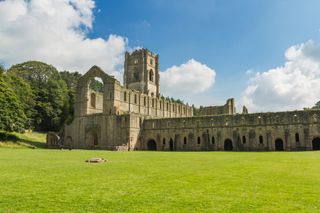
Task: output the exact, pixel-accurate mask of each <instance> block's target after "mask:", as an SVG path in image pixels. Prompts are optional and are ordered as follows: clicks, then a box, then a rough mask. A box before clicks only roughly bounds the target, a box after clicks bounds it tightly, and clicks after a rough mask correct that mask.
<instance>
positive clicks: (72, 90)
mask: <svg viewBox="0 0 320 213" xmlns="http://www.w3.org/2000/svg"><path fill="white" fill-rule="evenodd" d="M60 76H61V79H62V80H63V81H65V82H66V84H67V88H68V105H67V106H65V108H64V111H63V117H64V118H65V123H66V124H70V123H71V122H72V121H73V118H74V104H75V99H76V88H77V84H78V81H79V78H80V77H81V74H80V73H78V72H69V71H63V72H60Z"/></svg>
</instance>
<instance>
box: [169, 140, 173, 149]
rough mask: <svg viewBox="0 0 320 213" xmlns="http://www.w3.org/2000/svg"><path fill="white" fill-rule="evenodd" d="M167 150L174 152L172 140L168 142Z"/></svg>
mask: <svg viewBox="0 0 320 213" xmlns="http://www.w3.org/2000/svg"><path fill="white" fill-rule="evenodd" d="M169 149H170V151H174V143H173V140H172V138H170V141H169Z"/></svg>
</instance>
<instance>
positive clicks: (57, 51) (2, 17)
mask: <svg viewBox="0 0 320 213" xmlns="http://www.w3.org/2000/svg"><path fill="white" fill-rule="evenodd" d="M94 7H95V3H94V1H93V0H28V1H26V0H5V1H0V26H1V27H0V62H2V63H5V64H6V65H7V66H10V65H12V64H15V63H21V62H23V61H27V60H40V61H44V62H46V63H49V64H52V65H54V66H56V67H57V68H58V69H59V70H64V69H66V70H71V71H80V72H82V73H84V72H85V71H87V70H88V69H89V68H90V67H91V66H93V65H98V66H100V67H101V68H103V69H104V70H105V71H106V72H108V73H111V74H113V75H115V76H121V75H120V73H119V70H120V69H121V67H122V64H123V54H124V52H125V50H126V46H127V39H126V38H124V37H121V36H117V35H110V36H109V37H108V38H94V39H92V38H89V37H88V36H87V32H88V31H89V30H91V29H92V24H93V20H94V16H93V9H94ZM121 78H122V77H121Z"/></svg>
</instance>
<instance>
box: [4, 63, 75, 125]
mask: <svg viewBox="0 0 320 213" xmlns="http://www.w3.org/2000/svg"><path fill="white" fill-rule="evenodd" d="M80 76H81V75H80V74H79V73H77V72H75V73H71V72H68V71H63V72H58V70H57V69H56V68H55V67H53V66H51V65H48V64H45V63H43V62H38V61H28V62H24V63H21V64H16V65H13V66H12V67H10V68H9V69H8V70H4V68H3V67H0V130H1V129H2V130H6V131H23V130H24V129H34V130H38V131H58V130H59V129H61V127H62V126H63V125H65V124H66V123H70V122H71V121H72V119H73V106H74V101H75V88H76V84H77V81H78V79H79V78H80Z"/></svg>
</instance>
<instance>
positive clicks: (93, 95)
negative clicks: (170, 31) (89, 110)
mask: <svg viewBox="0 0 320 213" xmlns="http://www.w3.org/2000/svg"><path fill="white" fill-rule="evenodd" d="M90 104H91V107H93V108H95V107H96V94H94V93H91V97H90Z"/></svg>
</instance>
